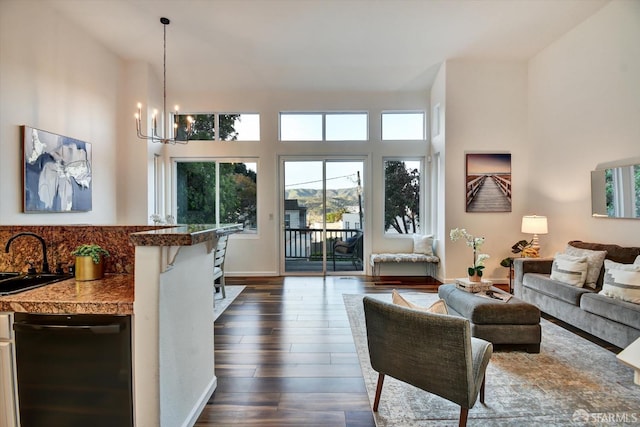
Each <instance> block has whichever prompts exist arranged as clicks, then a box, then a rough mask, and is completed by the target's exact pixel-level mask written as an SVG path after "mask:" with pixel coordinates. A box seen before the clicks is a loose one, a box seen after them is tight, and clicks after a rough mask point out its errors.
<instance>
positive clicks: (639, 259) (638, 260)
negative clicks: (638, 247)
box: [633, 255, 640, 265]
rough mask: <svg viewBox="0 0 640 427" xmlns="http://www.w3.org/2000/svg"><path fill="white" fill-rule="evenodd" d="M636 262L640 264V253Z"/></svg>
mask: <svg viewBox="0 0 640 427" xmlns="http://www.w3.org/2000/svg"><path fill="white" fill-rule="evenodd" d="M633 263H634V264H639V265H640V255H638V257H637V258H636V260H635V261H633Z"/></svg>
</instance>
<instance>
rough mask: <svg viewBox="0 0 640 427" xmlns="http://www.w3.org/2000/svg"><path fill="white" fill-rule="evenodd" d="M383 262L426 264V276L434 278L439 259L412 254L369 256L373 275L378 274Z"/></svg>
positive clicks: (433, 256) (432, 256)
mask: <svg viewBox="0 0 640 427" xmlns="http://www.w3.org/2000/svg"><path fill="white" fill-rule="evenodd" d="M383 262H398V263H400V262H424V263H426V264H427V276H431V277H435V275H436V266H437V264H438V263H439V262H440V258H438V257H437V256H435V255H425V254H414V253H381V254H371V258H370V259H369V264H371V267H372V269H373V275H374V276H378V275H379V273H380V263H383Z"/></svg>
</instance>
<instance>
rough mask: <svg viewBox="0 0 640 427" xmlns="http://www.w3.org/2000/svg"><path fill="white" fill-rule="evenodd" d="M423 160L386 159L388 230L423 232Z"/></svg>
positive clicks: (386, 213) (404, 232) (390, 231)
mask: <svg viewBox="0 0 640 427" xmlns="http://www.w3.org/2000/svg"><path fill="white" fill-rule="evenodd" d="M421 169H422V162H421V161H419V160H385V162H384V190H385V205H384V229H385V233H386V234H413V233H419V232H420V171H421Z"/></svg>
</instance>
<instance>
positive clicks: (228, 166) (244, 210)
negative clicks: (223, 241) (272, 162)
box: [176, 160, 257, 233]
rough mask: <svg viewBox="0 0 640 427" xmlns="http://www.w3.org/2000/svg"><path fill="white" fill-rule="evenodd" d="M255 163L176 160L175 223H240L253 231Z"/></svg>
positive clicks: (249, 230)
mask: <svg viewBox="0 0 640 427" xmlns="http://www.w3.org/2000/svg"><path fill="white" fill-rule="evenodd" d="M256 166H257V163H256V162H234V161H229V160H217V161H177V162H176V189H177V191H176V204H177V221H178V223H179V224H224V223H241V224H243V225H244V233H256V232H257V191H256V190H257V168H256Z"/></svg>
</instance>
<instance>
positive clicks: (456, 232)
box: [449, 228, 490, 277]
mask: <svg viewBox="0 0 640 427" xmlns="http://www.w3.org/2000/svg"><path fill="white" fill-rule="evenodd" d="M449 238H450V239H451V241H452V242H455V241H456V240H461V239H462V240H464V241H465V244H466V245H467V246H469V247H470V248H472V249H473V264H472V266H471V267H469V268H468V273H469V276H474V275H477V276H478V277H482V270H484V261H485V260H486V259H488V258H490V257H489V255H488V254H481V253H478V252H479V251H480V247H481V246H482V245H483V244H484V237H474V236H472V235H471V234H469V233H468V232H467V230H466V229H464V228H454V229H452V230H451V231H450V232H449Z"/></svg>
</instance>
